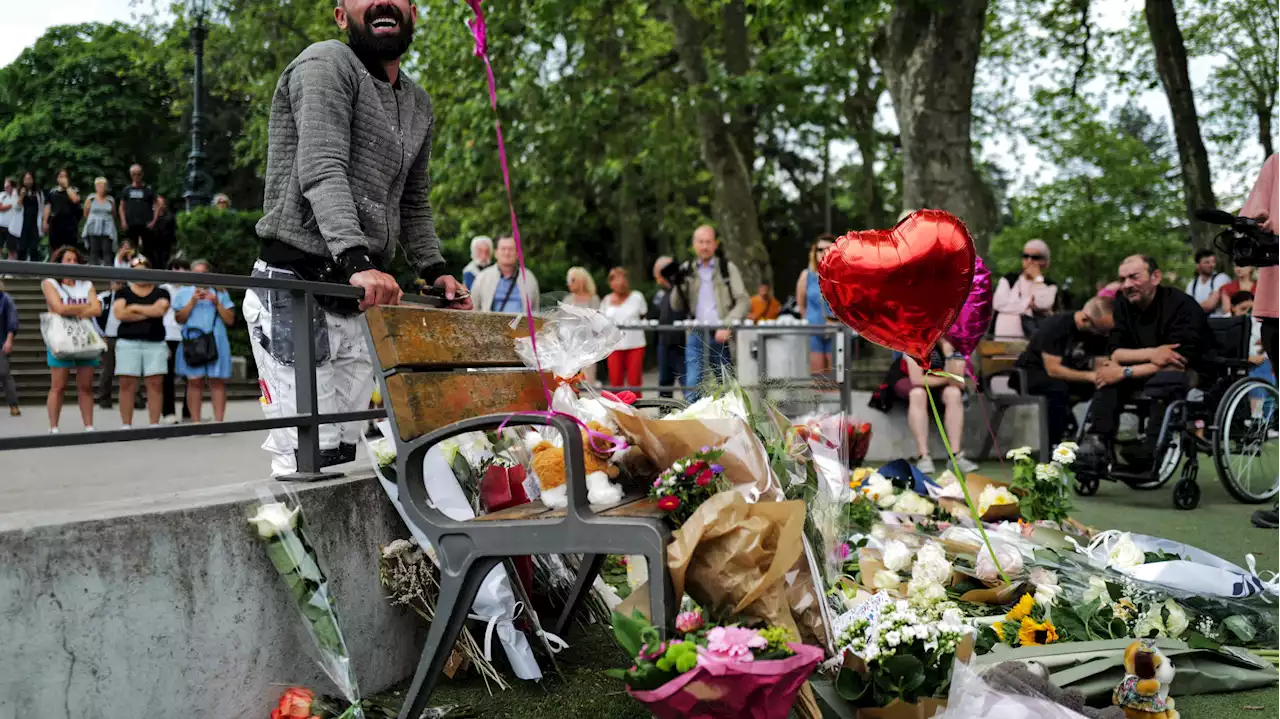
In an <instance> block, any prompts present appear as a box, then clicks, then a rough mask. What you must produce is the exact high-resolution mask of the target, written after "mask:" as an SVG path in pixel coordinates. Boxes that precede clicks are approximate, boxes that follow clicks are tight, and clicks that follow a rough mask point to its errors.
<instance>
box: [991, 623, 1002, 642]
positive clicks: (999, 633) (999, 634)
mask: <svg viewBox="0 0 1280 719" xmlns="http://www.w3.org/2000/svg"><path fill="white" fill-rule="evenodd" d="M991 631H993V632H995V633H996V639H999V640H1000V641H1002V642H1003V641H1004V622H992V623H991Z"/></svg>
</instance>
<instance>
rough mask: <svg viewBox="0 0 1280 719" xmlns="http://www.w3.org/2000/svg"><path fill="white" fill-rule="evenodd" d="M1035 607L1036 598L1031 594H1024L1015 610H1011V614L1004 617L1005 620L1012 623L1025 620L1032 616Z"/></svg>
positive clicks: (1014, 607)
mask: <svg viewBox="0 0 1280 719" xmlns="http://www.w3.org/2000/svg"><path fill="white" fill-rule="evenodd" d="M1035 606H1036V598H1035V597H1034V596H1032V595H1030V594H1024V595H1022V599H1019V600H1018V603H1017V604H1015V605H1013V609H1010V610H1009V613H1008V614H1006V615H1004V618H1005V619H1008V620H1009V621H1011V622H1016V621H1018V620H1020V619H1025V618H1027V617H1029V616H1031V610H1032V609H1033V608H1034V607H1035Z"/></svg>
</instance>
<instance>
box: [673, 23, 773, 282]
mask: <svg viewBox="0 0 1280 719" xmlns="http://www.w3.org/2000/svg"><path fill="white" fill-rule="evenodd" d="M668 9H669V11H670V17H671V25H672V27H673V28H674V29H675V35H676V51H677V52H678V53H679V55H680V64H681V66H682V67H683V68H684V73H685V77H686V79H687V80H688V82H689V85H690V87H692V88H693V89H694V90H695V92H696V97H695V102H696V103H697V125H698V138H699V140H700V142H701V145H702V159H703V162H705V163H706V164H707V169H708V170H710V171H711V176H712V183H713V185H714V205H715V215H716V224H717V234H718V235H719V236H720V241H721V242H723V243H724V249H725V253H726V254H727V255H728V257H729V259H730V260H731V261H732V262H734V263H736V264H737V265H738V269H739V270H741V271H742V279H743V281H744V282H745V283H746V285H747V287H755V286H756V283H757V282H758V281H759V280H761V279H768V280H772V275H773V272H772V270H771V268H770V266H769V252H768V250H767V249H766V248H765V246H764V238H763V237H762V236H761V233H760V217H759V213H758V211H757V208H756V201H755V197H753V196H752V194H751V175H750V173H749V172H748V168H747V166H746V164H745V163H744V162H743V159H742V154H741V153H740V152H738V148H737V145H736V143H735V141H734V139H733V137H732V136H731V135H730V132H729V127H728V125H726V124H725V121H724V108H723V107H722V105H721V103H720V98H719V97H717V96H716V93H715V91H714V90H713V89H712V88H711V86H710V85H709V84H708V76H707V65H706V61H705V60H704V59H703V56H702V39H701V38H700V37H699V33H698V22H697V20H696V19H695V18H694V17H693V15H692V14H690V12H689V9H688V8H687V7H686V6H685V4H684V1H683V0H670V1H669V2H668Z"/></svg>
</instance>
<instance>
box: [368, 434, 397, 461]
mask: <svg viewBox="0 0 1280 719" xmlns="http://www.w3.org/2000/svg"><path fill="white" fill-rule="evenodd" d="M369 454H372V455H373V461H374V462H375V463H377V465H378V466H379V467H387V466H390V465H393V464H395V463H396V445H395V443H394V442H392V441H391V440H390V439H387V438H386V437H381V438H379V439H375V440H373V441H372V442H370V443H369Z"/></svg>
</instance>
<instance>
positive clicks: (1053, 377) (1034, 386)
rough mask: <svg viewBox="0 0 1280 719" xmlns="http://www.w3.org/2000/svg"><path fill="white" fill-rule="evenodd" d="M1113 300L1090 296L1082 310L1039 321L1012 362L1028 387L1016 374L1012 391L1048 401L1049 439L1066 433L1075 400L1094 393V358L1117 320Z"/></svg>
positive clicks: (1100, 353) (1101, 354) (1103, 354)
mask: <svg viewBox="0 0 1280 719" xmlns="http://www.w3.org/2000/svg"><path fill="white" fill-rule="evenodd" d="M1113 304H1114V302H1113V300H1112V299H1111V298H1110V297H1094V298H1092V299H1090V300H1089V301H1088V302H1086V303H1085V305H1084V309H1082V310H1079V311H1076V312H1073V313H1071V314H1061V315H1053V316H1052V317H1049V318H1048V319H1046V320H1044V321H1043V322H1042V323H1041V324H1040V328H1039V329H1038V330H1036V333H1035V336H1033V337H1032V338H1031V341H1030V342H1029V343H1027V348H1026V350H1024V351H1023V352H1022V354H1021V355H1019V356H1018V361H1017V362H1015V363H1014V366H1015V367H1017V368H1019V369H1021V370H1023V375H1024V376H1025V377H1026V382H1027V386H1026V387H1019V386H1018V385H1019V384H1020V382H1019V380H1020V377H1019V376H1018V375H1014V377H1013V380H1012V382H1011V384H1012V385H1013V389H1014V390H1015V391H1016V390H1022V391H1024V392H1026V394H1030V395H1036V396H1039V397H1045V398H1047V399H1048V400H1049V439H1050V441H1051V442H1052V443H1053V444H1057V443H1059V442H1061V441H1062V439H1063V437H1064V436H1066V433H1067V425H1068V420H1069V419H1070V417H1071V405H1072V402H1073V401H1083V400H1086V399H1088V398H1090V397H1092V396H1093V391H1094V385H1095V383H1096V382H1097V379H1098V378H1097V375H1096V374H1095V373H1094V371H1093V369H1092V366H1093V362H1094V361H1095V360H1096V359H1097V358H1100V357H1106V356H1107V354H1108V353H1107V335H1108V334H1110V332H1111V330H1112V328H1113V327H1114V326H1115V323H1114V321H1113V319H1112V314H1111V312H1112V305H1113Z"/></svg>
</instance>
